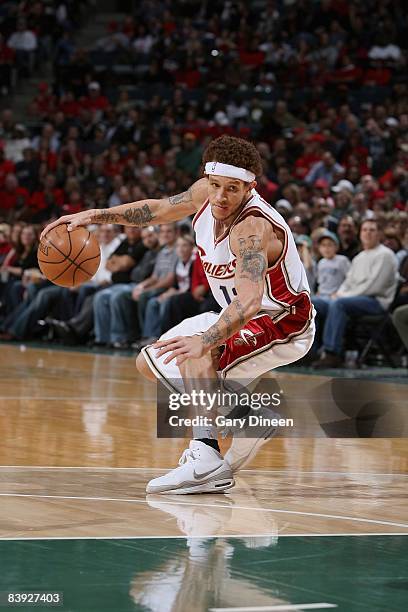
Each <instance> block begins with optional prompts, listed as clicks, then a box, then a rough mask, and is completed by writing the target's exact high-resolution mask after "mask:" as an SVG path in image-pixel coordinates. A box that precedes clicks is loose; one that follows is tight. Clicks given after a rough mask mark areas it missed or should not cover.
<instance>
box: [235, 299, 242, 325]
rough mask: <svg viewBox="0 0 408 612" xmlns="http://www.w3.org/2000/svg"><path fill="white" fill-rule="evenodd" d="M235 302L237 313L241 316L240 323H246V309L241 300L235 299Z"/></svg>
mask: <svg viewBox="0 0 408 612" xmlns="http://www.w3.org/2000/svg"><path fill="white" fill-rule="evenodd" d="M232 304H234V306H235V309H236V311H237V314H238V316H239V324H240V325H241V326H242V325H245V309H244V307H243V305H242V304H241V302H240V301H239V300H234V301H233V302H232Z"/></svg>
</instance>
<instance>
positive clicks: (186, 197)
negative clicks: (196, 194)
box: [169, 187, 193, 206]
mask: <svg viewBox="0 0 408 612" xmlns="http://www.w3.org/2000/svg"><path fill="white" fill-rule="evenodd" d="M192 201H193V192H192V188H191V187H190V188H189V189H187V191H183V193H178V194H177V195H174V196H170V197H169V203H170V206H177V205H178V204H186V203H191V202H192Z"/></svg>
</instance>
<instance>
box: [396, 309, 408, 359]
mask: <svg viewBox="0 0 408 612" xmlns="http://www.w3.org/2000/svg"><path fill="white" fill-rule="evenodd" d="M392 322H393V323H394V325H395V327H396V330H397V332H398V334H399V337H400V338H401V340H402V342H403V343H404V346H405V348H406V350H407V351H408V304H404V305H403V306H399V307H398V308H396V309H395V310H394V312H393V313H392Z"/></svg>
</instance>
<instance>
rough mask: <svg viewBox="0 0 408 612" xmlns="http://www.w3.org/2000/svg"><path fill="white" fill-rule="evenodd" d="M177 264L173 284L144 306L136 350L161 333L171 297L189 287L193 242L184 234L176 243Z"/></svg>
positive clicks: (193, 255)
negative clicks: (140, 333)
mask: <svg viewBox="0 0 408 612" xmlns="http://www.w3.org/2000/svg"><path fill="white" fill-rule="evenodd" d="M176 255H177V262H176V267H175V284H174V286H173V287H169V288H168V289H167V290H166V291H164V292H163V293H161V294H160V295H157V296H154V297H151V298H150V299H149V300H148V302H147V305H146V313H145V319H144V325H143V329H142V339H141V340H140V342H139V343H138V348H139V349H142V348H143V347H144V346H147V345H148V344H152V343H153V342H155V341H156V340H157V338H158V337H159V336H160V335H161V333H162V319H163V316H164V313H165V312H166V308H167V306H168V303H169V300H170V298H171V297H172V296H176V295H179V294H182V293H186V292H187V291H188V290H189V289H190V287H191V274H192V268H193V261H194V259H195V253H194V240H193V238H192V237H191V236H189V235H187V234H185V235H184V236H180V238H178V239H177V242H176Z"/></svg>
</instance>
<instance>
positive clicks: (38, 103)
mask: <svg viewBox="0 0 408 612" xmlns="http://www.w3.org/2000/svg"><path fill="white" fill-rule="evenodd" d="M54 110H55V96H53V95H52V94H51V93H50V92H49V89H48V83H45V82H41V83H39V85H38V94H37V95H36V96H35V98H34V100H33V101H32V103H31V104H30V107H29V113H30V115H34V116H35V117H47V116H48V115H50V114H51V113H52V112H53V111H54Z"/></svg>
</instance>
